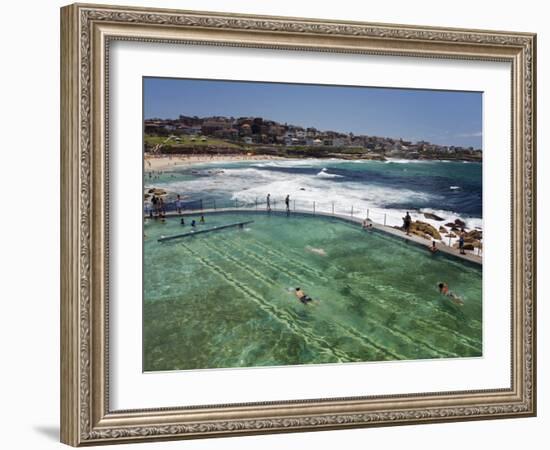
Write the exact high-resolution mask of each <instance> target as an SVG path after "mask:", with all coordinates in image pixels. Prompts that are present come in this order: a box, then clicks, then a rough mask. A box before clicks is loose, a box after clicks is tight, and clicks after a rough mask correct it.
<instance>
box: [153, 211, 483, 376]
mask: <svg viewBox="0 0 550 450" xmlns="http://www.w3.org/2000/svg"><path fill="white" fill-rule="evenodd" d="M192 218H195V219H198V216H196V217H186V219H185V220H186V225H185V226H181V225H180V222H179V218H169V219H167V220H166V223H164V224H162V223H160V222H158V221H155V220H151V221H147V222H146V224H145V225H144V232H145V234H146V238H145V240H144V275H145V276H144V278H143V279H144V302H143V336H144V364H143V366H144V367H143V368H144V370H145V371H157V370H187V369H206V368H234V367H258V366H281V365H297V364H322V363H344V362H365V361H389V360H416V359H433V358H455V357H479V356H482V274H481V268H480V267H478V266H474V265H471V264H468V263H466V262H463V261H460V260H457V259H454V258H452V257H449V256H446V255H443V254H436V255H431V254H430V253H429V252H428V251H427V250H426V249H424V248H421V247H418V246H416V245H414V244H411V243H407V242H404V241H401V240H400V239H396V238H393V237H391V236H388V235H386V234H385V233H382V232H378V231H364V230H362V229H361V228H360V227H359V226H357V225H356V224H352V223H348V222H345V221H341V220H337V219H332V218H327V217H304V216H298V215H291V216H290V217H286V216H285V215H278V214H272V215H268V214H265V213H262V214H254V213H244V212H242V213H241V212H239V213H224V214H213V215H208V216H207V217H206V224H202V225H199V229H200V228H206V227H208V228H209V227H213V226H218V225H223V224H228V223H233V222H242V221H247V220H254V223H252V224H250V225H247V226H246V227H245V228H244V229H238V228H234V229H227V230H224V231H219V232H214V233H207V234H202V235H197V236H194V237H191V238H184V239H180V240H174V241H169V242H165V243H159V242H158V241H157V239H158V238H160V237H162V236H169V235H173V234H178V233H182V232H185V231H190V226H189V223H190V221H191V219H192ZM440 281H445V282H447V283H449V286H450V288H451V290H452V291H453V292H455V293H457V294H458V295H460V296H461V297H462V298H463V299H464V302H465V304H464V306H462V307H459V306H456V305H454V304H452V303H451V302H449V301H448V300H447V299H446V298H445V297H443V296H441V295H440V294H439V293H438V290H437V283H438V282H440ZM298 286H299V287H301V288H302V289H303V290H304V291H305V292H306V293H307V294H308V295H310V296H311V297H312V298H313V299H315V300H317V301H318V302H317V303H316V304H315V305H307V306H306V305H303V304H301V303H300V302H299V301H298V300H297V299H296V297H295V296H294V293H293V291H294V288H296V287H298Z"/></svg>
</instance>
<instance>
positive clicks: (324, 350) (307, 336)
mask: <svg viewBox="0 0 550 450" xmlns="http://www.w3.org/2000/svg"><path fill="white" fill-rule="evenodd" d="M179 245H181V246H182V247H184V248H186V249H187V250H188V252H189V253H190V254H191V255H193V256H195V257H196V258H197V259H198V260H199V261H200V262H201V263H202V264H204V265H205V266H206V267H208V268H209V269H211V270H212V271H214V272H215V273H216V274H218V275H219V276H221V277H222V278H224V279H225V280H226V281H227V282H228V283H230V284H231V285H232V286H234V287H235V288H237V289H238V290H240V291H241V292H242V293H244V294H245V295H247V296H248V297H249V298H251V299H253V300H254V301H255V303H256V304H258V305H259V306H260V308H261V309H262V310H263V311H264V312H266V313H268V314H269V315H270V316H272V317H273V318H274V319H275V320H277V321H278V322H280V323H281V324H283V325H284V326H286V327H287V328H288V329H289V330H290V331H291V332H292V333H293V334H295V335H296V336H299V337H301V338H302V339H303V340H304V341H305V342H306V344H315V345H316V347H317V348H318V350H319V351H320V353H321V354H330V356H332V357H333V358H336V361H337V362H353V361H357V359H356V358H352V357H350V355H348V354H347V353H345V352H342V351H340V350H338V349H335V348H333V347H332V346H330V344H329V343H328V342H326V341H324V340H323V339H320V338H318V337H317V336H315V335H312V334H311V333H310V332H309V331H308V330H307V329H305V328H304V327H298V326H297V325H296V322H295V321H292V320H290V321H289V320H286V319H288V318H289V317H290V318H292V316H291V315H290V314H289V312H288V311H285V310H282V309H280V308H276V307H274V306H273V305H271V304H270V303H269V302H265V301H264V300H263V298H262V297H261V296H260V295H259V294H258V293H256V292H255V291H254V290H252V289H250V288H249V287H247V286H245V285H243V284H242V283H241V282H239V281H238V280H236V279H235V278H233V277H231V276H229V275H228V274H227V273H226V272H225V271H224V270H223V269H221V268H220V267H219V266H217V265H216V264H215V263H212V261H211V260H210V259H209V258H205V257H202V256H201V255H200V254H199V253H197V252H195V251H194V250H192V249H191V248H189V247H188V246H187V245H186V244H183V243H180V244H179ZM285 316H286V317H285ZM304 332H305V333H304ZM323 344H325V345H323Z"/></svg>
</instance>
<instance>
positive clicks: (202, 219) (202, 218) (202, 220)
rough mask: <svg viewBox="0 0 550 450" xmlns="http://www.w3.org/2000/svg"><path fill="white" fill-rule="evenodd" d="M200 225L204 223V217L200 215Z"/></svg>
mask: <svg viewBox="0 0 550 450" xmlns="http://www.w3.org/2000/svg"><path fill="white" fill-rule="evenodd" d="M200 222H201V223H204V222H205V221H204V216H203V215H202V214H201V220H200Z"/></svg>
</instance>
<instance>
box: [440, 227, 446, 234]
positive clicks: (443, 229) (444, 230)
mask: <svg viewBox="0 0 550 450" xmlns="http://www.w3.org/2000/svg"><path fill="white" fill-rule="evenodd" d="M439 232H440V233H447V228H445V227H444V226H440V227H439Z"/></svg>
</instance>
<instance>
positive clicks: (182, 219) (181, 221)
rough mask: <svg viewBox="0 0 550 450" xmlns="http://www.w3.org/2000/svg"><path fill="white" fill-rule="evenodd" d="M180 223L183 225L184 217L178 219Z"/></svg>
mask: <svg viewBox="0 0 550 450" xmlns="http://www.w3.org/2000/svg"><path fill="white" fill-rule="evenodd" d="M180 224H181V225H185V219H184V218H183V217H182V218H181V220H180Z"/></svg>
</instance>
